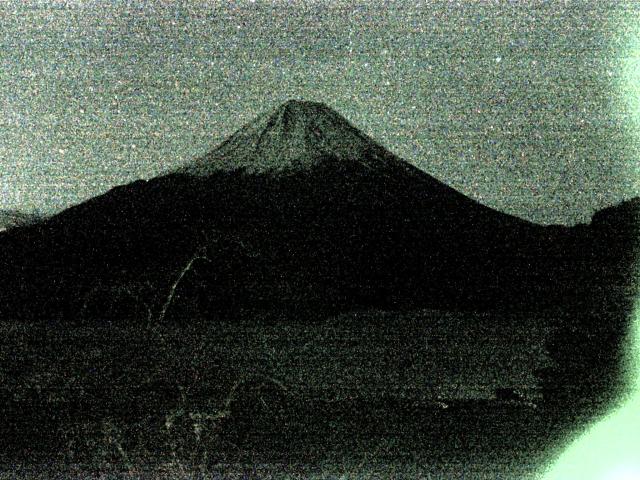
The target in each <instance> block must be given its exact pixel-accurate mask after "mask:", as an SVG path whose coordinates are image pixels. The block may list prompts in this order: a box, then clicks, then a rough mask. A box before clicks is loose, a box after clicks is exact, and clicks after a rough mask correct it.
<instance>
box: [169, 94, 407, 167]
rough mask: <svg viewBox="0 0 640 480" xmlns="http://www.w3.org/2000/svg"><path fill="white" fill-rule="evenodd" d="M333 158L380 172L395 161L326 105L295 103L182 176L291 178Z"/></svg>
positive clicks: (256, 122) (266, 115) (266, 116)
mask: <svg viewBox="0 0 640 480" xmlns="http://www.w3.org/2000/svg"><path fill="white" fill-rule="evenodd" d="M328 158H331V159H334V160H337V161H348V162H357V163H361V164H363V165H364V166H366V167H368V168H375V167H376V166H377V165H379V164H380V162H385V161H386V162H388V161H391V159H392V158H395V157H394V156H393V155H392V154H391V153H390V152H388V151H386V150H385V149H384V148H383V147H381V146H380V145H378V144H377V143H376V142H375V141H373V140H372V139H371V138H369V137H368V136H366V135H365V134H364V133H362V132H361V131H359V130H358V129H357V128H355V127H354V126H353V125H351V123H349V121H348V120H346V119H345V118H344V117H343V116H342V115H340V114H339V113H337V112H336V111H335V110H333V109H332V108H330V107H328V106H326V105H325V104H323V103H320V102H310V101H300V100H289V101H287V102H285V103H283V104H282V105H280V106H278V107H277V108H275V109H274V110H271V111H269V112H266V113H263V114H262V115H259V116H258V117H257V118H255V119H254V120H253V121H251V122H250V123H248V124H246V125H245V126H243V127H242V128H240V129H239V130H238V131H236V132H235V133H234V134H233V135H232V136H231V137H229V138H228V139H227V140H226V141H225V142H223V143H222V144H221V145H220V146H219V147H217V148H216V149H214V150H213V151H211V152H210V153H208V154H207V155H205V156H203V157H201V158H199V159H198V160H196V161H195V162H193V163H192V164H190V165H187V166H186V167H183V168H182V169H180V172H181V173H187V174H191V175H199V176H202V175H209V174H211V173H213V172H215V171H220V170H222V171H233V170H244V171H245V172H246V173H268V172H273V173H275V172H286V171H291V170H301V169H307V168H310V167H313V166H315V165H317V164H319V163H320V162H322V161H323V160H326V159H328Z"/></svg>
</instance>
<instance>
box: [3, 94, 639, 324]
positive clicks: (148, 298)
mask: <svg viewBox="0 0 640 480" xmlns="http://www.w3.org/2000/svg"><path fill="white" fill-rule="evenodd" d="M616 211H617V210H616ZM609 215H613V216H614V217H615V215H616V214H615V212H614V213H611V212H610V213H607V214H606V215H605V216H609ZM625 215H626V213H625ZM596 220H598V222H597V223H598V224H600V223H599V222H600V217H597V218H596ZM605 223H606V222H605ZM613 223H614V225H613V226H612V227H611V226H610V227H603V228H605V230H606V229H607V228H611V229H615V223H616V222H615V221H614V222H613ZM629 225H631V228H632V230H633V228H635V223H633V222H631V223H629ZM596 230H598V229H596V228H594V227H592V226H589V225H582V226H578V227H573V228H569V227H560V226H553V227H545V226H540V225H536V224H533V223H530V222H527V221H525V220H522V219H520V218H517V217H513V216H510V215H507V214H504V213H500V212H498V211H495V210H493V209H491V208H488V207H486V206H484V205H481V204H479V203H478V202H476V201H474V200H472V199H470V198H468V197H466V196H464V195H463V194H461V193H460V192H457V191H456V190H454V189H452V188H450V187H448V186H447V185H445V184H443V183H442V182H440V181H438V180H437V179H435V178H433V177H432V176H430V175H428V174H427V173H425V172H423V171H421V170H419V169H417V168H415V167H413V166H411V165H410V164H409V163H407V162H405V161H403V160H401V159H400V158H398V157H396V156H395V155H394V154H392V153H391V152H389V151H388V150H386V149H385V148H384V147H382V146H380V145H379V144H377V143H376V142H375V141H373V140H372V139H371V138H369V137H368V136H366V135H365V134H363V133H362V132H360V131H359V130H358V129H357V128H355V127H354V126H353V125H351V124H350V123H349V122H348V121H347V120H346V119H344V118H343V117H342V116H341V115H339V114H338V113H337V112H335V111H334V110H332V109H331V108H329V107H327V106H325V105H324V104H321V103H315V102H302V101H289V102H286V103H285V104H283V105H281V106H279V107H278V108H276V109H274V110H273V111H271V112H267V113H266V114H264V115H262V116H260V117H258V118H257V119H255V120H254V121H252V122H250V123H249V124H248V125H246V126H244V127H243V128H241V129H240V130H238V131H237V132H236V133H234V134H233V135H232V136H231V137H230V138H229V139H227V140H226V141H225V142H223V143H222V144H221V145H220V146H219V147H217V148H216V149H214V150H213V151H212V152H210V153H209V154H207V155H205V156H203V157H202V158H199V159H196V160H195V161H194V162H192V163H191V164H188V165H185V166H183V167H181V168H179V169H176V170H174V171H171V172H169V173H167V174H166V175H163V176H161V177H158V178H155V179H152V180H149V181H137V182H134V183H131V184H129V185H124V186H121V187H117V188H114V189H112V190H111V191H109V192H107V193H106V194H104V195H101V196H99V197H96V198H93V199H91V200H89V201H87V202H84V203H82V204H80V205H77V206H74V207H72V208H70V209H68V210H65V211H63V212H62V213H60V214H58V215H56V216H54V217H52V218H50V219H48V220H47V221H46V222H43V223H42V224H38V225H34V226H31V227H28V228H24V229H19V230H15V231H12V232H10V234H7V235H4V236H2V237H1V238H0V263H1V264H2V266H3V269H2V273H0V275H2V278H0V280H2V285H11V287H5V288H4V289H3V290H2V291H0V304H2V305H3V306H4V312H0V313H3V314H4V315H12V316H18V317H26V318H33V317H47V318H52V317H56V318H74V317H77V316H78V315H80V313H79V312H84V313H82V315H87V312H88V310H90V308H89V306H91V305H92V307H91V308H94V309H95V311H96V312H97V315H99V316H102V317H105V316H109V315H110V314H109V313H108V312H109V311H113V309H114V308H115V309H116V310H115V311H114V312H113V313H112V314H111V315H112V316H113V317H114V318H122V317H123V316H127V315H128V316H130V317H132V318H138V317H139V316H140V315H142V314H143V313H144V312H142V311H141V310H140V309H142V310H145V309H146V307H145V308H142V307H141V305H147V306H150V307H149V308H150V309H151V310H154V312H157V311H158V310H159V309H160V306H161V305H162V304H163V301H164V299H165V298H166V297H167V294H168V292H171V289H172V285H175V281H176V279H177V278H181V277H180V275H179V274H180V272H181V271H182V269H183V267H184V266H185V265H190V264H192V268H191V271H190V272H188V274H185V275H184V276H183V278H182V280H181V283H180V285H179V287H180V288H179V289H178V288H176V290H178V297H179V299H178V301H176V302H175V304H176V305H174V306H172V315H173V318H174V319H178V318H190V316H193V317H197V316H204V317H206V318H209V317H211V316H212V315H214V316H215V315H218V314H221V312H238V311H245V312H246V311H251V310H256V309H257V310H281V311H289V310H294V311H300V310H302V311H305V312H311V311H313V312H318V311H343V310H348V309H354V308H372V307H375V308H400V309H402V308H417V307H430V308H446V309H474V310H479V309H492V308H519V309H529V310H531V309H544V308H548V307H550V306H553V305H557V304H558V303H559V302H567V301H568V300H567V299H571V302H572V304H576V305H577V304H582V303H584V302H588V301H590V300H589V299H590V298H592V296H591V295H589V292H591V291H592V290H594V289H596V290H597V288H598V287H599V286H600V285H599V284H598V281H597V279H596V278H594V276H593V274H592V270H593V269H592V266H593V264H594V263H593V262H594V261H596V260H595V259H597V258H604V257H602V256H601V255H600V250H601V249H603V248H605V249H606V247H603V245H599V244H598V242H597V241H596V236H597V235H601V234H602V231H601V230H598V232H599V233H597V234H596ZM599 238H601V237H599ZM625 242H627V243H623V246H624V249H627V250H628V248H627V244H628V243H629V242H628V241H627V240H625ZM599 249H600V250H599ZM625 251H626V250H625ZM196 252H198V256H199V257H206V260H203V259H199V260H197V261H194V262H190V260H192V259H193V258H194V255H195V254H196ZM616 255H617V254H616ZM616 255H613V257H615V256H616ZM613 257H611V258H608V259H607V260H606V262H608V263H607V265H612V267H611V269H612V270H615V271H616V272H617V271H619V268H618V265H620V262H619V259H618V258H617V257H616V258H613ZM625 258H626V257H625ZM616 262H618V263H616ZM616 269H617V270H616ZM625 281H626V280H624V279H623V280H622V282H623V283H624V282H625ZM16 285H18V286H19V287H15V286H16ZM96 292H103V293H104V295H102V297H100V295H98V294H97V293H96ZM114 298H117V301H114ZM114 304H117V307H115V306H114ZM0 308H2V307H0ZM123 309H124V310H125V311H126V312H128V313H127V314H126V315H125V314H124V313H123ZM179 309H182V310H180V312H179V311H178V310H179ZM147 313H148V312H147Z"/></svg>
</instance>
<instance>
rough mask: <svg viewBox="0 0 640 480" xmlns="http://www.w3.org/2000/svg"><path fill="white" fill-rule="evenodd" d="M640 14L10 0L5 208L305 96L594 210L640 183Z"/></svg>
mask: <svg viewBox="0 0 640 480" xmlns="http://www.w3.org/2000/svg"><path fill="white" fill-rule="evenodd" d="M638 17H640V4H639V3H638V2H633V1H628V2H625V1H615V2H607V1H600V0H599V1H595V0H594V1H590V2H585V1H576V2H565V1H553V2H542V1H523V2H506V1H483V2H479V1H476V2H470V1H465V2H455V1H413V2H409V1H406V0H399V1H393V2H382V1H376V2H373V1H370V2H364V3H363V2H358V3H356V2H351V1H331V2H329V1H317V0H316V1H304V2H303V1H299V2H293V3H291V2H259V1H255V2H252V1H249V0H247V1H243V2H227V1H225V2H214V1H168V0H153V1H151V0H148V1H143V0H139V1H117V0H111V1H105V0H94V1H80V0H73V1H72V0H66V1H64V0H39V1H35V0H26V1H25V0H0V209H8V208H11V209H14V208H17V209H22V210H26V211H31V210H38V211H41V212H44V213H51V212H53V211H57V210H60V209H62V208H65V207H68V206H70V205H72V204H75V203H78V202H80V201H83V200H85V199H88V198H90V197H92V196H95V195H97V194H100V193H103V192H105V191H107V190H108V189H109V188H111V187H113V186H116V185H120V184H124V183H128V182H130V181H133V180H136V179H138V178H151V177H154V176H156V175H159V174H161V173H163V172H166V171H168V170H169V169H171V168H174V167H176V166H178V165H181V164H183V163H185V162H188V161H190V160H192V159H194V158H196V157H199V156H201V155H203V154H205V153H206V152H208V151H210V150H211V149H212V148H214V147H215V146H216V145H217V144H219V143H220V142H221V141H222V140H224V139H225V138H226V137H227V136H228V135H230V134H231V133H233V132H234V131H235V130H236V129H237V128H239V127H240V126H241V125H243V124H244V123H246V122H248V121H250V120H251V119H252V118H253V117H254V116H255V115H257V114H259V113H261V112H263V111H264V110H268V109H271V108H274V107H275V106H277V105H278V104H280V103H281V102H283V101H285V100H287V99H290V98H297V99H307V100H315V101H322V102H325V103H326V104H328V105H329V106H331V107H333V108H335V109H336V110H337V111H339V112H340V113H341V114H343V115H344V116H345V117H346V118H347V119H349V120H350V121H351V122H352V123H354V124H355V125H357V126H358V127H359V128H361V129H362V130H363V131H365V132H366V133H367V134H369V135H371V136H372V137H373V138H375V139H376V140H378V141H379V142H380V143H381V144H382V145H384V146H386V147H387V148H389V149H390V150H391V151H393V152H394V153H396V154H398V155H399V156H401V157H402V158H404V159H406V160H407V161H409V162H411V163H413V164H414V165H416V166H418V167H419V168H421V169H422V170H424V171H426V172H428V173H429V174H431V175H433V176H434V177H436V178H438V179H440V180H442V181H443V182H445V183H447V184H449V185H451V186H453V187H454V188H456V189H458V190H459V191H461V192H463V193H464V194H466V195H468V196H470V197H472V198H474V199H476V200H478V201H480V202H482V203H484V204H486V205H488V206H491V207H493V208H496V209H498V210H501V211H505V212H508V213H511V214H514V215H518V216H520V217H523V218H527V219H529V220H532V221H535V222H539V223H564V224H574V223H577V222H587V221H588V220H589V218H590V216H591V215H592V213H593V212H594V210H596V209H599V208H602V207H605V206H608V205H611V204H615V203H617V202H619V201H621V200H622V199H625V198H630V197H633V196H638V195H640V182H638V181H637V177H636V174H637V169H638V164H639V163H640V160H639V159H640V135H639V134H638V133H640V101H632V100H630V98H632V97H633V98H636V99H637V98H640V91H639V90H638V87H637V85H638V82H636V83H635V84H634V83H633V82H632V81H631V80H630V78H632V77H633V78H635V77H634V75H636V70H637V69H635V67H634V66H638V65H640V64H639V63H638V57H639V56H640V41H639V40H638V38H640V33H639V32H638V28H636V27H637V23H638V22H636V21H634V19H635V18H638ZM630 82H631V83H630ZM630 85H631V86H630ZM634 85H635V86H634Z"/></svg>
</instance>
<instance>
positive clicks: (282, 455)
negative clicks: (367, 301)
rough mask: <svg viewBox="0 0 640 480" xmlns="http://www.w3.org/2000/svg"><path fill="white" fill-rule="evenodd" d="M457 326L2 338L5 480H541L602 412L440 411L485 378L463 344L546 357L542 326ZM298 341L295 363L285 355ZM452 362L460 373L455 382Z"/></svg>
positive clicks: (421, 318)
mask: <svg viewBox="0 0 640 480" xmlns="http://www.w3.org/2000/svg"><path fill="white" fill-rule="evenodd" d="M425 315H426V317H425ZM467 315H468V314H467ZM365 317H366V315H365ZM456 318H462V317H459V316H458V317H456V316H452V314H447V315H444V314H441V313H437V312H427V313H424V312H423V313H421V314H420V315H418V314H415V315H412V316H411V318H409V319H404V320H403V319H399V318H395V317H394V319H393V323H389V322H390V321H391V320H389V318H388V316H385V315H378V316H376V317H375V318H373V317H371V316H369V317H367V318H363V316H362V315H355V314H354V315H352V316H351V317H350V318H349V319H345V318H342V319H333V320H329V321H324V320H323V321H306V322H305V323H304V324H300V323H297V322H290V323H287V324H282V323H278V322H270V321H269V320H265V319H263V320H262V321H261V322H258V323H255V324H251V325H254V326H253V327H251V328H249V327H248V326H247V325H248V324H245V325H244V326H242V325H241V324H238V323H235V324H234V323H224V322H220V323H218V324H216V325H214V326H202V325H201V326H191V327H184V326H182V327H179V326H172V327H168V326H165V327H158V326H153V327H150V326H147V327H144V326H135V327H133V326H127V327H124V326H118V325H103V326H100V327H98V326H93V327H90V326H85V327H74V328H61V327H60V326H55V325H42V324H41V325H26V324H19V323H4V324H3V325H2V326H3V332H2V333H3V335H2V338H3V340H2V345H1V346H2V351H1V353H2V363H1V365H2V370H1V371H0V373H1V375H2V388H1V390H0V392H1V394H2V405H3V411H2V414H3V415H2V421H1V423H0V427H1V429H2V432H1V435H0V452H1V453H2V454H1V456H0V461H1V462H2V467H1V468H0V471H2V472H4V473H1V474H0V478H56V477H57V478H70V477H71V478H111V477H113V478H116V477H118V478H120V477H122V478H124V477H130V478H199V477H200V478H433V479H455V478H460V479H483V478H487V479H489V478H491V479H496V478H503V479H522V478H537V476H539V472H540V471H541V469H542V468H543V467H544V466H545V465H546V464H548V463H549V462H550V461H551V460H552V459H553V456H554V455H555V454H556V452H557V450H558V448H560V447H561V446H562V445H563V444H564V443H565V441H566V436H567V435H568V434H569V432H571V431H575V430H576V429H579V428H580V426H581V425H584V424H586V423H589V422H590V421H591V420H592V417H593V413H594V412H595V411H596V410H597V409H596V408H595V407H594V406H591V407H589V408H585V407H584V406H581V405H579V404H578V399H576V398H574V399H573V400H572V402H573V403H572V404H568V403H566V402H565V403H563V404H558V403H548V402H545V401H544V400H542V399H540V398H537V399H536V398H519V399H518V398H512V399H509V398H507V399H502V400H498V399H484V400H480V399H475V400H474V399H469V398H468V399H466V400H465V399H460V398H458V399H453V398H452V397H450V396H447V395H446V394H447V392H451V390H450V389H447V388H443V389H439V388H438V385H437V384H438V382H445V380H447V379H448V378H451V377H452V376H455V375H457V378H459V379H462V380H465V379H466V380H468V379H472V378H474V375H475V373H474V372H475V370H474V369H475V368H476V367H477V365H473V362H470V361H469V358H468V357H469V355H468V351H467V350H465V349H460V347H459V344H460V342H461V340H460V339H461V338H462V339H464V338H469V339H473V338H478V334H477V332H484V333H483V335H484V338H485V342H484V343H485V344H486V345H488V348H490V349H491V352H493V356H494V357H500V355H502V356H504V358H507V359H508V358H510V357H509V355H507V354H508V353H509V352H511V350H508V351H504V352H502V353H500V351H499V350H497V349H496V345H498V344H499V343H500V342H504V341H513V342H515V341H520V342H523V344H525V345H530V344H531V342H532V339H533V338H534V335H533V334H534V333H536V332H537V333H536V335H537V337H536V338H538V340H537V341H538V342H540V341H541V337H540V335H539V334H540V332H541V331H542V330H541V326H540V325H541V324H540V322H539V321H533V320H532V319H528V320H527V321H524V320H523V321H522V322H515V321H512V320H510V319H508V318H502V319H501V320H500V325H501V326H500V329H499V330H500V331H502V332H511V333H506V334H505V335H506V336H504V337H495V334H493V333H491V332H494V330H496V329H495V328H494V327H493V325H494V324H495V322H496V321H497V320H496V318H495V317H491V316H486V315H485V316H477V317H473V318H471V319H470V320H472V321H470V322H460V321H458V322H457V321H456ZM467 320H469V319H468V318H467ZM358 325H369V326H368V327H366V328H365V327H357V326H358ZM438 325H441V326H440V327H439V326H438ZM456 325H458V326H456ZM463 325H475V326H474V327H473V328H472V329H471V330H469V328H470V327H468V326H464V327H463ZM514 325H524V327H522V328H521V327H518V328H516V327H515V326H514ZM356 327H357V328H356ZM426 327H428V328H426ZM456 329H458V330H456ZM460 329H462V330H460ZM410 330H412V331H413V333H411V332H410ZM276 332H278V333H277V334H276ZM373 332H382V333H381V334H379V335H378V337H376V336H375V335H374V333H373ZM392 332H396V333H394V334H392ZM398 332H399V333H398ZM445 332H449V334H448V335H449V337H447V335H445ZM323 335H324V336H323ZM393 335H396V336H393ZM307 337H308V338H307ZM423 337H424V338H426V339H427V341H426V342H423V341H422V340H423ZM490 338H494V340H493V343H492V341H489V340H487V339H490ZM287 339H288V340H287ZM434 339H435V340H437V343H436V342H433V341H432V340H434ZM285 340H286V341H285ZM401 340H402V342H404V343H401V344H399V342H400V341H401ZM418 340H419V341H418ZM287 341H288V342H289V343H290V344H295V345H296V346H295V348H293V347H291V346H290V347H287V348H289V350H288V352H289V353H287V354H286V355H284V354H283V353H282V352H283V351H284V350H286V348H285V346H286V342H287ZM307 341H308V342H307ZM260 342H262V343H260ZM283 342H284V343H283ZM323 342H325V343H326V344H327V345H333V347H331V348H329V347H328V346H324V347H323V346H322V345H323ZM469 342H472V340H469ZM434 343H435V346H434V347H432V349H431V350H429V349H427V350H425V351H421V350H419V347H420V345H432V344H434ZM456 344H458V350H456V349H455V348H454V347H455V346H456ZM318 345H320V347H318ZM388 345H391V347H388ZM394 345H395V346H394ZM534 347H535V346H534ZM332 348H333V349H332ZM425 348H426V347H425ZM481 348H482V347H481V346H480V345H479V346H478V349H479V350H481ZM532 348H533V347H532ZM536 348H538V347H535V348H534V350H535V349H536ZM340 351H342V352H343V354H342V357H339V356H338V354H339V352H340ZM430 351H431V352H432V353H429V352H430ZM454 351H455V352H458V354H456V355H457V357H445V355H444V352H454ZM517 351H520V352H524V351H525V350H517ZM344 352H347V353H344ZM485 353H486V352H485ZM485 353H482V352H480V354H478V356H477V357H475V358H477V360H478V361H481V362H484V363H482V368H492V369H493V370H492V371H493V372H494V373H495V374H496V375H499V374H500V373H501V372H503V374H504V375H506V376H507V377H508V376H509V375H520V374H521V373H522V372H521V371H520V370H516V371H512V370H509V369H501V366H500V365H490V364H488V363H486V359H487V358H490V357H491V356H487V355H485ZM321 354H322V355H324V356H322V355H321ZM408 355H409V356H411V357H412V358H411V362H410V363H409V364H407V363H406V362H404V361H403V358H406V357H407V356H408ZM536 355H537V354H532V356H531V357H530V358H532V359H535V358H538V357H537V356H536ZM456 358H460V360H461V362H460V369H461V370H464V371H463V372H457V371H455V370H451V368H453V367H455V366H456V364H455V363H451V362H453V360H455V359H456ZM527 358H529V357H527ZM462 360H464V362H462ZM528 361H530V360H527V362H528ZM349 362H351V363H353V365H352V364H350V363H349ZM447 362H449V363H447ZM527 362H524V364H526V363H527ZM417 364H424V365H427V367H424V368H417V367H416V365H417ZM443 364H447V365H448V366H447V367H446V368H445V367H442V365H443ZM407 365H409V367H411V368H408V367H407ZM429 365H431V366H429ZM437 365H441V367H438V366H437ZM332 375H333V377H332ZM438 375H440V376H441V377H442V378H439V377H438ZM431 377H435V378H431ZM445 377H446V378H445ZM422 378H429V379H431V380H433V381H431V382H426V381H425V382H423V383H422V384H421V383H420V381H419V380H420V379H422ZM523 378H524V377H523ZM332 379H333V383H331V380H332ZM305 385H306V387H305ZM376 385H377V386H378V390H377V392H376V391H375V389H374V390H372V388H373V387H375V386H376ZM403 385H404V387H405V388H401V387H402V386H403ZM419 385H423V388H422V389H420V388H418V387H419ZM443 385H444V383H443ZM327 386H329V387H331V388H332V389H333V390H331V391H328V390H327ZM470 391H471V390H470ZM437 392H444V395H438V394H437ZM574 411H575V412H580V415H579V416H576V415H573V412H574Z"/></svg>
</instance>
